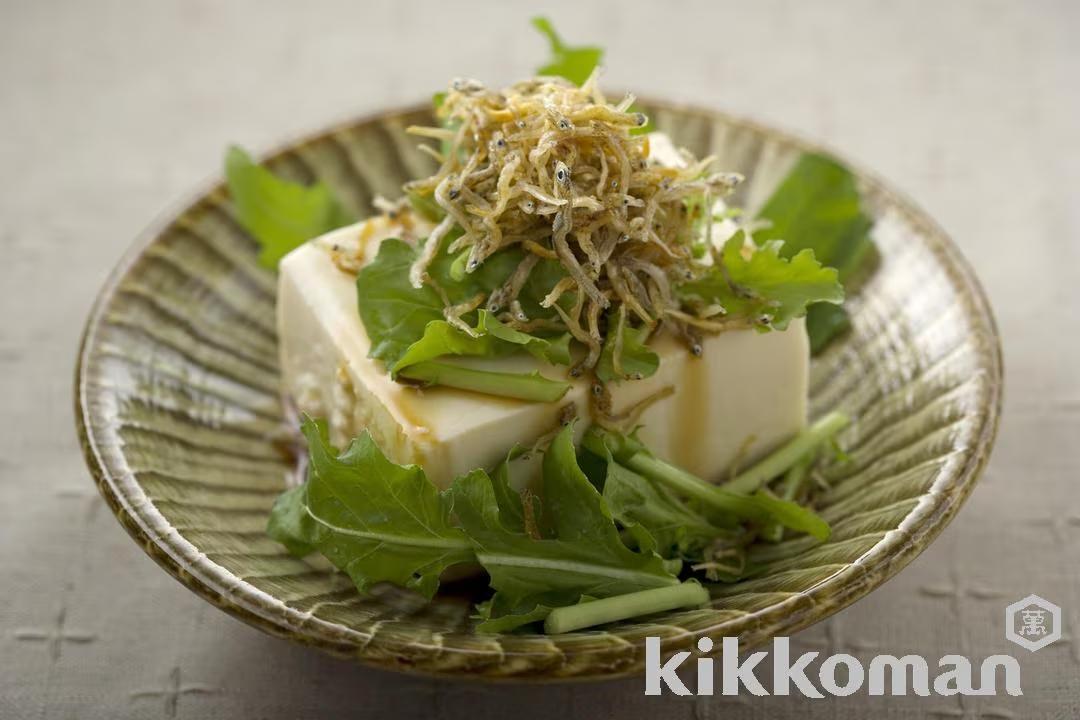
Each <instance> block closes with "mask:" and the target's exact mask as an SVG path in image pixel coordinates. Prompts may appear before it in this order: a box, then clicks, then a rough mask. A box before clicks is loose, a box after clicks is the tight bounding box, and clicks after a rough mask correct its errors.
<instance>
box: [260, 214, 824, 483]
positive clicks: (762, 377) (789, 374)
mask: <svg viewBox="0 0 1080 720" xmlns="http://www.w3.org/2000/svg"><path fill="white" fill-rule="evenodd" d="M426 230H427V229H426V228H425V227H422V226H421V227H407V228H402V227H401V226H399V225H397V224H396V222H395V221H392V220H390V219H388V218H386V217H378V218H374V219H372V220H369V221H366V222H362V223H359V224H357V225H353V226H350V227H346V228H341V229H340V230H336V231H334V232H332V233H329V234H328V235H325V236H323V237H321V238H318V239H316V240H314V241H312V242H310V243H308V244H306V245H304V246H302V247H300V248H298V249H297V250H295V251H293V252H292V253H290V254H289V255H288V256H287V257H286V258H285V259H284V260H283V261H282V263H281V266H280V279H279V293H278V330H279V341H280V348H281V367H282V373H283V378H284V387H285V391H286V392H287V393H289V394H290V395H291V396H292V398H293V400H294V401H295V403H296V405H297V407H298V408H299V409H300V410H301V411H303V412H306V413H308V414H310V415H311V416H313V417H321V418H326V419H327V421H328V423H329V425H330V430H331V436H332V439H333V441H334V442H335V443H336V444H338V445H339V446H343V445H344V444H346V443H347V442H348V440H349V439H350V438H352V437H354V436H356V435H357V434H359V433H360V432H361V431H363V430H365V429H366V430H368V431H369V432H370V433H371V435H372V436H373V438H374V439H375V441H376V442H377V443H378V444H379V446H380V447H381V448H382V450H383V452H384V453H386V455H387V456H388V457H389V458H390V459H392V460H394V461H395V462H398V463H416V464H419V465H421V466H423V467H424V469H425V470H426V472H427V475H428V477H429V478H431V479H432V481H434V482H435V483H436V484H437V485H439V486H440V487H445V486H447V485H448V484H449V483H450V482H451V481H452V480H453V478H454V477H456V476H457V475H460V474H462V473H465V472H468V471H470V470H473V469H475V468H479V467H482V468H490V467H491V466H493V465H495V464H497V463H498V462H499V461H500V460H501V459H502V458H504V457H505V455H506V453H507V451H508V450H509V449H510V448H511V447H512V446H513V445H515V444H522V445H525V446H531V445H532V444H533V443H535V442H536V440H537V439H538V438H540V437H541V436H543V435H545V434H546V433H549V432H551V431H552V430H553V429H555V428H556V427H557V424H558V421H559V417H560V413H561V412H562V411H563V410H564V408H565V407H566V405H567V404H568V403H574V404H575V405H576V406H577V415H578V417H580V418H588V417H589V409H588V404H589V398H588V393H589V387H588V383H587V382H586V381H584V380H572V379H571V378H569V375H568V371H567V368H565V367H558V366H553V365H547V364H545V363H542V362H540V361H538V360H536V359H535V358H533V357H532V356H530V355H527V354H525V353H521V354H519V355H515V356H510V357H503V358H497V359H478V358H461V359H455V360H454V361H455V362H460V363H462V364H466V365H470V366H473V367H481V368H485V369H498V370H502V371H507V372H530V371H532V370H539V371H540V372H541V373H542V374H544V375H546V376H547V377H549V378H552V379H565V380H569V381H571V382H573V387H572V388H571V390H570V391H569V392H568V393H567V394H566V396H565V397H563V398H562V399H561V400H560V401H559V402H557V403H551V404H548V403H534V402H525V401H519V400H512V399H505V398H499V397H493V396H490V395H483V394H479V393H473V392H469V391H464V390H456V389H453V388H445V387H430V388H425V389H419V388H415V387H409V386H406V385H402V384H399V383H396V382H394V381H393V380H391V379H390V376H389V375H388V374H387V371H386V368H385V367H384V366H383V365H382V363H380V362H377V361H374V360H371V359H370V358H368V350H369V348H370V341H369V340H368V336H367V333H366V332H365V331H364V326H363V323H362V322H361V321H360V316H359V313H358V311H357V307H356V279H355V276H354V268H353V267H352V266H355V265H356V264H357V263H360V264H362V263H363V262H366V261H369V260H370V259H371V258H373V257H374V255H375V253H376V252H377V247H378V244H379V242H381V240H383V239H384V238H387V237H402V238H403V239H409V238H412V237H415V236H416V235H420V236H424V235H426V234H427V233H426ZM343 257H345V258H348V260H346V261H343V260H342V258H343ZM350 263H351V264H352V266H350ZM343 268H344V269H343ZM651 346H652V347H653V348H654V350H655V351H656V352H657V353H658V354H659V355H660V368H659V370H658V371H657V372H656V374H655V375H653V376H652V377H650V378H646V379H644V380H638V381H626V382H623V383H621V384H619V385H617V386H615V388H614V390H613V392H612V400H613V405H614V410H615V412H619V411H621V410H623V409H625V408H628V407H630V406H631V405H633V404H634V403H636V402H638V401H640V400H642V399H644V398H647V397H649V396H650V395H652V394H654V393H657V392H658V391H661V390H663V389H664V388H666V387H670V388H671V394H670V395H669V396H667V397H665V398H663V399H661V400H659V401H657V402H655V403H654V404H652V405H650V406H649V407H648V409H647V410H645V412H644V413H643V414H642V416H641V419H640V423H641V424H642V429H641V432H640V437H641V439H642V440H643V441H644V442H645V443H646V444H647V445H648V447H650V448H651V449H652V450H653V451H654V452H655V453H656V454H657V455H659V456H660V457H662V458H664V459H665V460H668V461H670V462H673V463H675V464H677V465H679V466H682V467H684V468H686V469H687V470H689V471H690V472H693V473H695V474H697V475H699V476H701V477H704V478H707V479H711V480H720V479H722V478H724V477H726V474H725V473H726V472H727V471H728V469H729V467H730V466H731V465H732V463H733V462H736V461H738V462H739V463H740V464H741V463H745V462H747V461H750V460H753V459H754V458H756V457H759V456H760V455H762V454H763V453H765V452H767V451H768V450H770V449H772V448H773V447H775V446H776V445H777V444H779V443H781V442H783V441H784V440H786V439H788V438H789V437H790V436H791V435H793V434H794V433H796V432H797V431H798V430H800V429H801V428H802V427H803V426H804V425H805V422H806V395H807V381H808V377H807V376H808V365H809V349H808V342H807V338H806V331H805V327H804V324H803V322H802V321H801V320H799V321H796V322H793V323H791V325H790V327H789V328H788V329H787V330H786V331H784V332H770V333H758V332H755V331H753V330H736V331H730V332H726V333H722V334H720V335H714V336H708V337H706V338H705V340H704V353H703V355H702V357H700V358H696V357H693V356H692V355H691V354H690V353H689V352H688V351H687V349H686V348H684V347H683V346H682V345H681V344H680V343H679V342H678V341H676V340H675V339H673V338H671V337H667V336H660V337H657V338H655V339H654V340H653V341H652V344H651ZM586 425H587V423H586V422H579V423H578V430H579V431H584V429H585V427H586Z"/></svg>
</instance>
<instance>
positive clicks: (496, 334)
mask: <svg viewBox="0 0 1080 720" xmlns="http://www.w3.org/2000/svg"><path fill="white" fill-rule="evenodd" d="M478 316H479V319H478V322H477V324H476V327H475V328H473V332H474V333H475V334H473V335H470V334H468V333H466V332H464V331H462V330H461V329H459V328H456V327H454V326H453V325H451V324H450V323H448V322H446V321H445V320H433V321H431V322H429V323H428V324H427V325H426V326H425V327H424V334H423V335H422V336H421V337H420V339H419V340H417V341H416V342H414V343H413V344H412V345H410V346H409V347H408V349H406V350H405V353H404V354H403V355H402V356H401V358H399V359H398V361H397V362H395V363H394V365H393V366H392V367H391V368H390V372H391V374H393V375H396V374H397V373H399V372H401V371H402V370H404V369H405V368H407V367H409V366H410V365H415V364H417V363H420V362H424V361H427V360H434V359H435V358H437V357H442V356H444V355H479V356H488V357H493V356H496V355H502V354H505V353H508V352H515V351H518V350H525V351H527V352H528V353H529V354H530V355H532V356H533V357H536V358H539V359H541V360H545V361H547V362H550V363H554V364H557V365H569V364H570V334H569V333H563V334H561V335H558V336H556V337H554V338H551V339H550V340H549V339H546V338H541V337H537V336H535V335H530V334H528V333H524V332H521V331H520V330H515V329H514V328H512V327H510V326H508V325H505V324H503V323H502V322H499V320H498V319H497V318H496V317H495V316H494V315H492V314H491V313H490V312H488V311H487V310H480V311H478Z"/></svg>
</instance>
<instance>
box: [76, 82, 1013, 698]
mask: <svg viewBox="0 0 1080 720" xmlns="http://www.w3.org/2000/svg"><path fill="white" fill-rule="evenodd" d="M643 105H644V109H645V110H646V112H647V113H648V114H649V115H650V117H652V118H653V120H654V121H655V123H656V125H657V128H658V129H660V130H663V131H665V132H667V133H669V134H670V135H671V136H672V137H673V139H674V140H675V141H676V143H678V144H681V145H684V146H686V147H688V148H689V149H691V150H692V151H694V152H695V153H697V154H699V155H706V154H710V153H715V154H716V155H718V156H719V158H720V163H719V166H722V167H724V168H725V169H730V170H737V171H739V172H742V173H744V174H745V175H747V176H748V177H749V178H750V180H749V182H748V183H747V184H746V187H745V188H743V190H742V193H743V197H741V198H736V200H743V201H746V200H750V202H752V199H753V197H754V193H755V192H758V193H760V192H762V191H763V188H764V189H765V190H767V189H768V188H770V187H771V186H772V185H773V184H775V182H776V181H777V180H778V179H779V177H780V176H781V175H782V173H783V172H784V171H785V170H786V168H787V167H788V166H789V164H790V162H791V161H792V160H793V158H794V157H796V156H797V154H798V153H799V152H800V151H802V150H805V149H810V148H809V146H807V145H806V144H805V143H803V142H801V141H799V140H797V139H794V138H792V137H790V136H788V135H786V134H783V133H781V132H778V131H776V130H772V129H769V128H765V127H761V126H759V125H756V124H754V123H751V122H747V121H744V120H740V119H736V118H732V117H730V116H727V115H723V114H720V113H716V112H711V111H705V110H700V109H694V108H687V107H682V106H674V105H670V104H664V103H654V102H651V103H643ZM429 121H430V119H429V112H428V110H427V109H419V108H412V109H406V110H400V111H392V112H387V113H384V114H382V115H379V116H377V117H374V118H364V119H360V120H356V121H355V122H350V123H346V124H344V125H340V126H337V127H334V128H331V129H329V130H327V131H325V132H321V133H318V134H316V135H314V136H312V137H310V138H308V139H306V140H303V141H301V142H298V143H295V144H292V145H289V146H287V147H285V148H284V149H282V150H280V151H278V152H276V153H274V154H272V155H271V156H269V157H268V159H267V162H268V164H269V165H270V166H271V167H272V168H273V169H274V170H275V171H277V172H279V173H281V174H282V175H285V176H287V177H290V178H292V179H298V180H303V181H309V180H314V179H316V178H318V179H321V180H323V181H325V182H327V183H328V184H329V185H330V186H331V187H332V188H333V189H334V190H335V191H336V194H337V195H338V196H339V197H340V198H341V199H342V200H343V201H344V202H345V203H347V204H348V205H349V207H350V209H351V210H353V211H354V212H355V213H356V214H357V215H359V216H363V215H364V214H367V213H369V212H371V211H372V210H371V202H372V199H373V198H374V197H375V195H376V194H382V195H384V196H387V197H396V196H397V193H398V188H399V187H400V185H401V183H402V182H403V181H405V180H406V179H408V178H411V177H418V176H422V175H424V174H426V173H427V172H428V171H429V170H430V163H431V161H430V160H429V159H428V158H427V157H426V156H425V155H423V154H422V153H420V152H418V151H416V149H415V147H414V146H415V143H416V141H415V139H414V138H410V137H407V136H406V135H405V132H404V130H405V128H406V127H407V126H408V125H411V124H414V123H424V122H429ZM859 178H860V182H861V183H862V189H863V193H864V198H865V204H866V205H867V210H868V212H870V213H871V214H872V215H873V216H874V218H875V220H876V223H877V224H876V227H875V230H874V237H875V240H876V242H877V245H878V248H879V250H880V253H881V262H880V265H879V267H878V270H877V272H876V273H875V274H874V275H873V277H872V278H871V279H870V280H869V281H868V282H867V284H866V285H865V286H864V287H863V288H862V289H861V290H860V291H859V293H858V294H857V295H855V296H854V297H851V298H849V300H848V308H849V310H850V311H851V312H852V321H853V330H852V332H851V333H849V334H848V335H847V336H845V337H844V338H842V339H841V340H840V341H838V342H835V343H833V345H831V346H830V347H829V348H828V349H827V350H826V352H825V353H823V354H822V355H820V356H818V357H815V358H814V360H813V362H812V365H811V393H810V407H811V415H818V414H820V413H822V412H825V411H827V410H831V409H836V408H839V409H843V410H845V411H847V412H848V413H849V414H850V415H851V416H852V417H853V418H854V423H853V425H852V426H851V427H850V428H848V429H847V430H846V431H845V433H844V434H843V435H842V440H843V443H844V445H845V446H846V448H847V449H848V452H849V454H850V455H851V460H850V462H848V463H845V464H844V465H842V466H840V467H839V468H838V470H837V471H836V472H835V473H833V476H834V477H832V478H831V480H832V481H833V484H832V487H831V489H830V490H829V491H828V492H827V493H826V494H825V496H824V499H823V502H822V503H821V504H820V505H819V509H820V511H821V513H822V514H823V516H824V517H825V518H826V519H827V520H829V521H830V522H831V523H832V525H833V537H832V539H831V540H830V541H829V542H828V543H827V544H825V545H822V546H818V547H811V546H809V545H807V544H806V542H807V541H806V540H805V539H795V540H789V541H787V542H786V543H784V544H783V545H781V546H779V551H778V553H777V557H776V559H775V561H774V562H773V563H772V564H771V566H770V570H769V572H768V573H766V574H765V575H764V576H762V577H759V578H756V579H753V580H749V581H745V582H742V583H740V584H736V585H731V586H718V587H716V588H714V591H713V601H712V604H711V607H710V608H708V609H695V610H683V611H676V612H671V613H667V614H665V615H663V616H661V617H654V618H651V619H644V620H641V621H638V622H633V623H624V624H619V625H616V626H613V627H609V628H607V629H599V630H594V631H588V632H578V633H572V634H568V635H561V636H546V635H537V634H531V635H530V634H513V635H483V634H478V633H476V632H475V631H474V630H473V629H472V621H471V619H470V617H469V616H470V604H469V600H468V598H467V597H466V596H464V595H455V594H453V593H452V592H451V593H444V594H440V596H438V597H437V598H436V600H435V601H434V602H433V603H431V604H430V605H428V604H425V603H424V602H423V601H422V600H421V599H419V598H418V597H417V596H414V595H412V594H410V593H407V592H405V591H400V590H397V589H395V588H392V587H386V588H381V589H377V590H376V591H375V592H374V593H372V594H371V595H367V596H362V595H360V594H358V593H357V592H356V591H355V590H354V589H353V587H352V585H351V583H350V582H349V580H348V579H347V578H346V577H345V576H344V575H340V574H336V573H333V572H330V571H328V570H325V569H324V568H323V566H322V565H316V564H314V563H311V564H309V563H308V562H306V561H303V560H298V559H296V558H294V557H292V556H290V555H289V554H288V553H287V552H286V551H285V549H284V548H283V547H281V546H279V545H278V544H277V543H275V542H274V541H272V540H270V538H268V537H267V536H266V535H265V533H264V527H265V524H266V518H267V514H268V512H269V510H270V507H271V505H272V503H273V501H274V499H275V497H276V496H277V494H278V493H279V492H280V491H281V490H282V489H283V488H284V487H285V482H286V477H287V476H288V474H289V473H290V471H291V470H292V462H293V460H292V452H291V448H290V443H291V433H290V431H289V429H288V428H287V425H286V422H285V420H284V414H283V406H282V402H281V397H280V388H279V378H278V369H277V341H276V338H275V331H274V299H275V297H274V296H275V279H274V277H273V275H272V274H271V273H269V272H267V271H265V270H263V269H261V267H260V266H259V265H258V264H257V263H256V246H255V243H254V242H253V241H252V240H251V239H250V238H249V237H248V236H247V235H246V234H245V233H244V231H243V230H241V229H240V227H239V225H237V223H236V222H235V221H234V219H233V213H232V208H231V205H230V200H229V197H228V195H227V194H226V192H225V190H224V188H223V187H222V186H221V185H217V186H215V187H214V188H212V189H211V190H210V191H209V192H207V193H205V194H203V195H200V196H199V197H198V198H196V199H195V200H194V201H193V202H191V203H190V204H188V205H187V206H186V207H184V208H183V209H182V210H180V211H179V212H177V213H174V214H172V215H170V216H168V217H166V218H164V220H163V221H161V222H159V223H158V224H157V225H155V226H154V227H153V228H151V229H150V230H149V231H148V232H146V233H145V234H144V235H143V236H142V237H141V238H140V239H139V240H138V241H137V242H136V243H135V245H134V247H133V248H132V249H131V250H130V251H129V252H128V253H127V255H126V256H125V257H124V259H123V260H122V261H121V262H120V264H119V266H118V267H117V268H116V270H115V271H114V272H113V274H112V276H111V277H110V278H109V280H108V282H107V283H106V285H105V287H104V289H103V290H102V291H101V294H100V296H99V298H98V300H97V303H96V304H95V306H94V309H93V311H92V312H91V314H90V318H89V321H88V322H87V326H86V330H85V335H84V337H83V342H82V347H81V349H80V351H79V358H78V365H77V369H76V386H75V394H76V395H75V402H76V418H77V424H78V429H79V434H80V439H81V442H82V446H83V450H84V453H85V456H86V461H87V464H88V465H89V467H90V470H91V472H92V474H93V476H94V479H95V480H96V482H97V485H98V487H99V489H100V490H101V493H102V494H103V495H104V496H105V499H106V501H107V502H108V504H109V506H110V507H111V508H112V510H113V512H114V513H115V514H116V516H117V518H118V519H119V520H120V522H121V523H122V524H123V526H124V527H125V528H127V530H128V532H130V533H131V535H132V537H134V538H135V540H136V541H137V542H138V543H139V544H140V545H141V546H142V547H143V549H144V550H145V551H146V552H147V553H148V554H149V555H150V556H151V557H152V558H153V559H154V560H156V561H157V562H158V563H159V564H160V565H161V566H162V567H164V568H165V569H166V570H167V571H168V572H169V573H170V574H172V575H173V576H174V577H176V578H177V579H178V580H179V581H180V582H182V583H183V584H185V585H186V586H188V587H189V588H190V589H192V590H193V591H195V592H196V593H198V594H199V595H201V596H203V597H204V598H206V599H207V600H209V601H210V602H212V603H214V604H215V605H217V606H219V607H221V608H222V609H224V610H226V611H227V612H229V613H231V614H233V615H235V616H236V617H238V618H240V619H241V620H244V621H245V622H248V623H250V624H252V625H255V626H256V627H259V628H262V629H264V630H266V631H267V632H270V633H273V634H276V635H281V636H285V637H289V638H292V639H294V640H297V641H299V642H303V643H306V644H309V645H313V646H316V647H318V648H321V649H323V650H326V651H329V652H332V653H335V654H338V655H344V656H348V657H352V658H355V659H357V660H360V661H363V662H366V663H370V664H373V665H379V666H383V667H388V668H396V669H415V670H418V671H423V672H426V673H438V674H446V675H457V676H474V677H485V678H529V679H554V678H570V677H575V678H586V677H593V678H595V677H610V676H615V675H625V674H632V673H635V672H638V671H640V670H641V667H642V663H643V659H644V638H645V637H646V636H650V635H653V636H655V635H659V636H661V637H663V638H665V643H666V647H667V648H669V649H672V650H673V649H675V648H676V647H678V648H680V649H684V648H687V647H690V645H691V643H692V642H693V640H694V639H695V638H697V637H699V636H701V635H709V636H712V637H714V638H718V637H721V636H733V635H738V636H740V637H741V639H742V640H743V641H744V642H745V643H746V644H747V645H755V644H758V643H761V642H763V641H766V640H768V639H769V638H771V637H772V636H774V635H788V634H791V633H793V632H795V631H796V630H798V629H800V628H803V627H806V626H808V625H810V624H812V623H814V622H816V621H818V620H821V619H822V618H824V617H827V616H828V615H830V614H832V613H833V612H836V611H837V610H839V609H840V608H842V607H844V606H846V605H848V604H850V603H852V602H854V601H855V600H856V599H858V598H860V597H862V596H863V595H865V594H866V593H868V592H869V591H870V590H872V589H873V588H875V587H877V586H878V585H880V584H881V583H882V582H884V581H885V580H886V579H887V578H889V577H890V576H892V575H893V574H894V573H896V572H897V571H898V570H900V568H902V567H903V566H904V565H906V564H907V563H908V562H910V561H911V560H912V559H913V558H914V557H915V556H916V555H917V554H918V553H919V552H921V551H922V550H923V549H924V548H925V547H926V546H927V545H928V544H929V543H930V542H931V541H932V540H933V539H934V537H936V536H937V534H938V533H939V532H940V531H941V529H942V528H943V527H944V526H945V525H946V524H947V523H948V522H949V520H950V519H951V518H952V516H953V515H954V514H955V513H956V511H957V509H958V508H959V506H960V504H961V503H962V502H963V500H964V499H965V497H966V496H967V494H968V493H969V492H970V491H971V489H972V487H973V485H974V483H975V480H976V478H977V477H978V474H979V472H980V470H981V469H982V467H983V465H984V464H985V462H986V460H987V457H988V455H989V453H990V449H991V446H992V444H993V441H994V433H995V430H996V428H997V420H998V415H999V411H1000V404H1001V382H1002V369H1001V351H1000V345H999V340H998V336H997V333H996V330H995V327H994V321H993V318H992V316H991V313H990V308H989V306H988V304H987V301H986V298H985V296H984V295H983V292H982V290H981V289H980V288H979V285H978V283H977V281H976V279H975V277H974V275H973V274H972V272H971V269H970V268H969V267H968V265H967V264H966V263H965V262H964V260H963V258H962V257H961V256H960V254H959V252H958V251H957V250H956V248H955V247H954V246H953V245H952V243H951V242H950V241H949V239H948V237H947V236H946V235H945V233H944V232H943V231H942V230H941V229H940V228H939V227H937V225H935V224H934V222H933V221H932V220H931V219H930V218H929V217H927V216H926V214H925V213H923V212H922V211H921V210H920V209H918V208H917V207H915V206H914V205H913V204H912V203H911V202H910V201H908V200H907V199H906V198H904V197H902V196H900V195H899V194H897V193H896V192H895V191H893V190H891V189H889V188H888V187H887V186H886V185H884V184H883V183H881V182H880V181H878V180H876V179H874V178H872V177H869V176H867V175H865V174H863V173H859ZM717 647H719V643H717Z"/></svg>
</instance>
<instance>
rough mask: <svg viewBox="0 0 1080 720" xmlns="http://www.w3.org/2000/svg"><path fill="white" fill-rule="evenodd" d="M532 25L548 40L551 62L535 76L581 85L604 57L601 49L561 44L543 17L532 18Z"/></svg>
mask: <svg viewBox="0 0 1080 720" xmlns="http://www.w3.org/2000/svg"><path fill="white" fill-rule="evenodd" d="M532 25H533V27H534V28H536V29H537V30H539V31H540V33H541V34H542V35H544V37H546V38H547V39H548V43H549V44H550V45H551V60H550V61H549V62H548V63H547V64H546V65H544V66H543V67H541V68H540V69H538V70H537V71H536V73H537V75H557V76H559V77H563V78H566V79H567V80H569V81H570V82H572V83H574V84H575V85H581V84H582V83H584V82H585V81H586V80H588V79H589V75H591V74H592V71H593V70H594V69H595V68H596V66H597V65H599V64H600V60H601V59H603V57H604V50H603V48H599V47H594V46H582V47H570V46H568V45H566V44H565V43H563V41H562V38H560V37H559V34H558V33H557V32H555V28H554V26H552V24H551V21H550V20H548V19H547V18H545V17H534V18H533V19H532Z"/></svg>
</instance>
